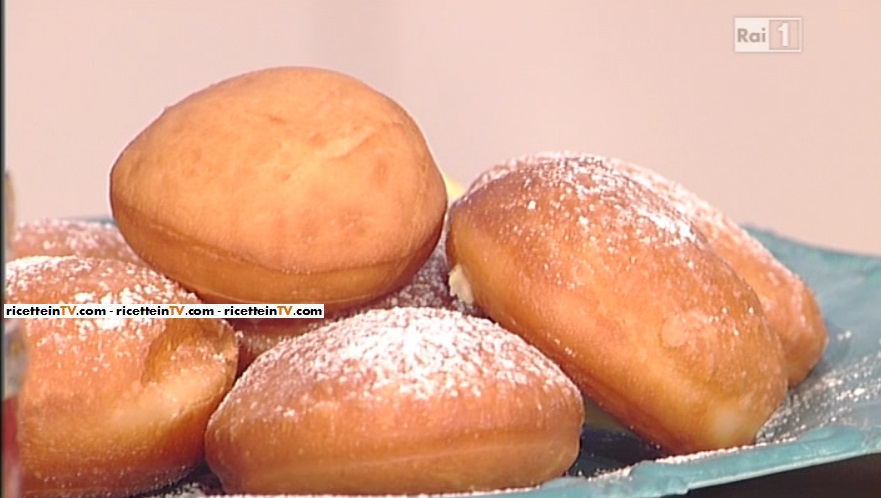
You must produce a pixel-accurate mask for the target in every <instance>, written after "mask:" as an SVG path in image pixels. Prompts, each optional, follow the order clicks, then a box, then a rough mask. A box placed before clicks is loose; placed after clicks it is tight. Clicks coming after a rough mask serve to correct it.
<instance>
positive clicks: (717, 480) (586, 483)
mask: <svg viewBox="0 0 881 498" xmlns="http://www.w3.org/2000/svg"><path fill="white" fill-rule="evenodd" d="M750 231H751V232H752V233H753V234H754V235H755V236H756V237H757V238H759V239H760V240H761V241H762V243H764V244H765V246H766V247H767V248H768V249H770V250H771V252H773V253H774V254H775V255H776V256H777V257H778V258H779V259H780V260H781V261H782V262H783V263H784V264H786V266H788V267H789V268H790V269H791V270H792V271H794V272H795V273H797V274H799V275H801V276H802V278H804V279H805V281H807V283H808V284H809V285H810V286H811V287H812V288H813V290H814V292H815V293H816V296H817V299H818V301H819V303H820V306H821V307H822V309H823V313H824V316H825V318H826V323H827V326H828V329H829V334H830V337H829V346H828V348H827V351H826V353H825V355H824V357H823V359H822V361H821V362H820V364H819V365H817V367H816V368H815V369H814V371H813V373H812V374H811V376H810V377H808V378H807V379H806V380H805V381H804V382H802V383H801V384H800V385H799V386H798V387H797V388H796V389H793V390H791V391H790V393H789V395H788V396H787V399H786V401H785V403H784V404H783V406H782V407H781V408H780V409H779V410H778V411H777V413H776V414H775V415H774V416H773V417H772V418H771V420H769V421H768V423H767V424H766V425H765V427H764V428H763V429H762V431H761V433H760V434H759V436H758V438H757V443H756V444H755V445H751V446H745V447H741V448H737V449H733V450H725V451H712V452H704V453H697V454H692V455H685V456H678V457H671V458H663V457H661V456H660V455H659V454H658V453H656V451H655V450H654V449H653V448H652V447H651V446H650V445H647V444H646V443H645V442H643V441H641V440H640V439H638V438H637V437H635V436H633V435H632V434H629V433H627V432H622V431H619V430H615V429H610V428H609V426H608V424H606V425H604V426H602V427H600V426H591V425H588V426H586V427H585V429H584V432H583V434H582V451H581V455H579V458H578V460H577V462H576V463H575V464H574V465H573V467H572V468H571V469H570V471H569V472H568V473H567V476H566V477H561V478H559V479H555V480H553V481H550V482H548V483H546V484H544V485H542V486H540V487H537V488H533V489H528V490H518V491H511V492H505V493H503V494H504V496H505V497H506V498H507V497H511V498H515V497H516V498H570V497H571V498H575V497H578V498H585V497H598V498H613V497H628V498H635V497H642V498H651V497H661V496H667V495H677V494H685V493H687V492H688V490H691V489H697V488H703V487H707V486H714V485H718V484H724V483H730V482H734V481H741V480H745V479H750V478H753V477H758V476H763V475H769V474H775V473H779V472H784V471H788V470H793V469H799V468H804V467H810V466H814V465H820V464H824V463H829V462H834V461H838V460H844V459H848V458H852V457H857V456H862V455H868V454H871V453H881V258H879V257H870V256H858V255H854V254H848V253H843V252H835V251H829V250H824V249H819V248H816V247H810V246H807V245H803V244H800V243H797V242H794V241H791V240H788V239H785V238H782V237H779V236H776V235H774V234H772V233H770V232H765V231H760V230H755V229H751V230H750ZM220 493H221V491H220V488H219V486H218V485H217V482H216V479H214V478H213V477H212V476H211V475H210V474H209V473H207V471H204V470H203V471H201V472H198V473H196V474H195V475H194V476H193V477H192V478H191V479H190V480H188V481H186V482H185V483H183V484H181V485H178V486H176V487H174V488H170V489H167V490H164V491H163V492H161V493H160V495H175V496H205V495H213V494H220ZM492 494H493V495H494V496H498V495H499V494H500V493H499V492H494V493H492ZM472 496H479V495H472Z"/></svg>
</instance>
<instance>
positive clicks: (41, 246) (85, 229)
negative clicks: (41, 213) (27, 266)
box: [10, 218, 143, 264]
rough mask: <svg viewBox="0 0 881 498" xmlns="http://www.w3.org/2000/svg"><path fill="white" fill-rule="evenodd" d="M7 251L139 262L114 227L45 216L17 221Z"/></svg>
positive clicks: (16, 254)
mask: <svg viewBox="0 0 881 498" xmlns="http://www.w3.org/2000/svg"><path fill="white" fill-rule="evenodd" d="M10 251H11V253H12V257H13V258H24V257H28V256H81V257H101V258H110V259H119V260H122V261H130V262H132V263H139V264H142V263H143V262H142V261H141V259H140V258H139V257H138V256H137V255H135V253H134V251H132V249H131V248H130V247H129V246H128V244H127V243H126V241H125V239H123V238H122V235H121V234H120V233H119V230H118V229H117V228H116V227H115V226H113V225H109V224H106V223H100V222H96V221H84V220H72V219H60V218H45V219H40V220H34V221H24V222H21V223H18V224H17V225H16V227H15V230H14V232H13V235H12V244H11V247H10Z"/></svg>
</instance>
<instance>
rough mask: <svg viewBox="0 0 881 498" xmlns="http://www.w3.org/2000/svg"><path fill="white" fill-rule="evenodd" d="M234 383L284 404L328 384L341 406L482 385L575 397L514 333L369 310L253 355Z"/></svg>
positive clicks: (470, 390)
mask: <svg viewBox="0 0 881 498" xmlns="http://www.w3.org/2000/svg"><path fill="white" fill-rule="evenodd" d="M239 384H240V385H241V386H242V387H240V389H241V388H244V387H248V388H249V389H252V390H253V389H256V391H254V392H260V391H263V390H268V391H280V392H284V393H286V396H287V398H288V399H291V400H297V399H301V397H304V396H306V397H308V396H311V395H312V393H313V390H315V389H335V388H334V387H332V386H346V387H345V388H344V389H340V392H339V396H341V398H342V399H345V400H349V401H351V400H353V399H360V400H378V401H382V400H387V401H389V402H396V400H401V399H411V400H425V401H431V400H434V401H432V402H437V401H436V400H438V399H443V398H457V397H480V396H481V392H482V389H484V388H487V387H491V389H493V390H494V391H496V392H504V391H512V390H514V389H517V388H518V387H521V386H536V385H541V386H542V387H541V388H542V389H544V390H546V391H552V390H553V392H563V393H566V394H567V395H570V396H573V395H577V388H576V387H575V386H574V384H572V383H571V381H570V380H569V379H568V378H567V377H566V376H565V375H564V374H563V373H562V371H561V370H560V369H559V367H557V365H556V364H554V363H553V362H551V361H550V360H549V359H547V358H546V357H544V356H543V355H542V354H541V353H539V352H538V350H536V349H534V348H533V347H532V346H529V345H528V344H527V343H526V342H525V341H523V339H521V338H520V337H518V336H517V335H515V334H512V333H510V332H508V331H506V330H504V329H502V328H501V327H499V326H498V325H496V324H494V323H493V322H491V321H489V320H486V319H482V318H476V317H471V316H467V315H463V314H461V313H458V312H454V311H449V310H443V309H435V308H394V309H390V310H371V311H367V312H365V313H363V314H360V315H356V316H353V317H351V318H348V319H345V320H341V321H338V322H333V323H330V324H328V325H326V326H324V327H322V328H320V329H318V330H315V331H312V332H309V333H307V334H305V335H302V336H300V337H297V338H294V339H292V340H290V341H286V342H283V343H281V344H279V345H278V346H276V347H275V348H273V349H271V350H270V351H268V352H266V353H265V354H263V355H262V356H260V357H259V358H258V359H257V360H256V361H255V363H254V364H253V365H251V367H250V368H249V369H248V370H247V371H246V372H245V373H244V374H243V376H242V378H241V380H240V381H239ZM228 400H229V398H228ZM257 409H258V410H259V409H265V410H276V411H277V410H281V411H284V410H285V409H286V407H284V406H269V405H267V406H264V407H259V408H257ZM290 415H291V416H295V415H296V414H293V413H292V414H290Z"/></svg>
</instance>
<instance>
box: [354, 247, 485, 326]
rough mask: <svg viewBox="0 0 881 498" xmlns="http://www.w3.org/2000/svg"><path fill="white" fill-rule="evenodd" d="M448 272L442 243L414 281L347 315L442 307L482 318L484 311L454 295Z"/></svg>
mask: <svg viewBox="0 0 881 498" xmlns="http://www.w3.org/2000/svg"><path fill="white" fill-rule="evenodd" d="M449 272H450V267H449V264H448V263H447V257H446V254H445V252H444V246H443V242H441V243H440V244H439V245H438V246H437V247H436V248H435V249H434V251H433V252H432V253H431V256H429V258H428V260H427V261H426V262H425V264H424V265H423V266H422V268H421V269H420V270H419V271H418V272H417V273H416V275H414V276H413V279H412V280H411V281H410V282H409V283H408V284H407V285H405V286H404V287H403V288H401V290H399V291H397V292H395V293H392V294H390V295H388V296H386V297H384V298H382V299H380V300H379V301H377V302H375V303H372V304H370V305H368V306H364V307H362V308H359V309H358V310H355V311H353V312H352V313H349V314H347V316H352V315H354V314H357V313H361V312H363V311H365V310H367V309H391V308H442V309H448V310H452V311H458V312H461V313H464V314H466V315H472V316H483V312H482V311H480V310H479V309H478V308H477V307H475V306H473V305H469V304H466V303H464V302H462V301H461V300H459V299H457V298H456V297H455V296H453V294H452V293H451V292H450V287H449V284H448V283H447V275H448V274H449Z"/></svg>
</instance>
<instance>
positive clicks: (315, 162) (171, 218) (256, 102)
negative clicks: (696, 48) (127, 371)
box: [111, 68, 446, 308]
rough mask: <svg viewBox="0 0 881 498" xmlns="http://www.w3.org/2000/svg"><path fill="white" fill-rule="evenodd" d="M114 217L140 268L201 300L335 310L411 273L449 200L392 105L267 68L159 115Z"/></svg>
mask: <svg viewBox="0 0 881 498" xmlns="http://www.w3.org/2000/svg"><path fill="white" fill-rule="evenodd" d="M111 206H112V208H113V214H114V217H115V218H116V219H117V222H118V223H119V227H120V231H121V232H122V233H123V235H124V236H125V237H126V239H127V240H128V241H129V243H130V244H131V245H132V247H133V248H134V249H135V251H136V252H138V254H139V255H141V256H142V257H143V258H144V259H145V260H147V261H149V262H150V263H151V264H154V265H155V266H156V267H157V268H159V269H160V270H161V271H162V272H163V273H166V274H168V275H170V276H172V277H173V278H175V279H176V280H178V281H180V282H181V283H183V284H184V285H185V286H186V287H188V288H190V289H193V290H194V291H196V292H197V293H199V294H200V295H201V296H203V298H205V299H208V300H211V301H223V302H298V303H311V302H316V303H323V304H327V305H329V306H337V307H340V308H344V307H346V306H353V305H356V304H358V303H363V302H366V301H368V300H369V299H371V298H373V297H376V296H378V295H381V294H383V293H386V292H389V291H391V290H392V289H394V288H395V286H396V285H397V286H400V285H401V284H402V282H404V281H406V280H407V278H409V277H410V276H412V274H413V273H415V271H416V270H417V269H418V268H419V266H421V264H422V263H423V262H424V261H425V259H426V258H427V257H428V254H430V252H431V250H432V249H433V247H434V246H435V244H436V242H437V239H438V237H439V234H440V229H441V225H442V220H443V216H444V212H445V209H446V193H445V187H444V182H443V178H442V176H441V174H440V172H439V171H438V169H437V167H436V166H435V164H434V161H433V159H432V157H431V154H430V152H429V150H428V147H427V145H426V143H425V140H424V138H423V137H422V135H421V132H420V131H419V129H418V127H417V125H416V124H415V123H414V122H413V120H412V119H411V118H410V117H409V116H408V115H407V114H406V112H405V111H404V110H403V109H402V108H401V107H400V106H399V105H397V104H396V103H395V102H393V101H392V100H391V99H389V98H387V97H385V96H384V95H382V94H380V93H378V92H376V91H375V90H373V89H372V88H370V87H368V86H367V85H365V84H363V83H361V82H359V81H357V80H355V79H353V78H350V77H347V76H344V75H341V74H339V73H334V72H331V71H325V70H319V69H309V68H274V69H267V70H262V71H256V72H253V73H248V74H245V75H241V76H238V77H235V78H231V79H229V80H226V81H223V82H220V83H218V84H215V85H212V86H210V87H208V88H206V89H204V90H202V91H200V92H197V93H195V94H193V95H191V96H189V97H187V98H186V99H184V100H183V101H181V102H180V103H178V104H176V105H174V106H172V107H169V108H168V109H166V110H165V112H163V114H162V115H161V116H160V117H159V118H158V119H157V120H156V121H154V122H153V123H152V124H151V125H150V126H149V127H147V128H146V129H145V130H144V131H143V132H142V133H141V134H139V135H138V137H136V138H135V140H134V141H132V143H130V144H129V146H128V147H126V149H125V150H124V151H123V153H122V154H121V155H120V157H119V158H118V160H117V162H116V164H115V165H114V167H113V170H112V172H111ZM169 247H170V248H172V249H168V248H169Z"/></svg>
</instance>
